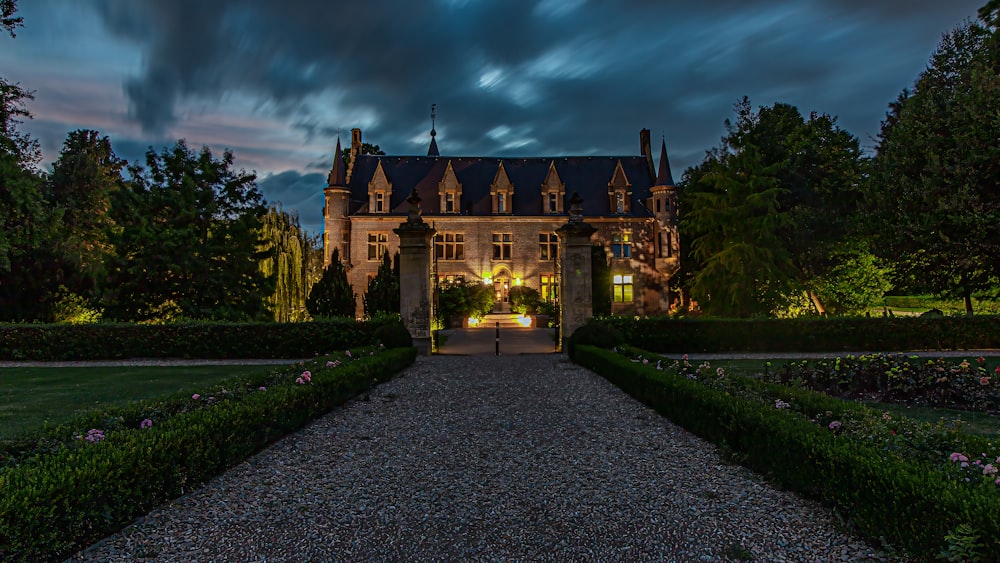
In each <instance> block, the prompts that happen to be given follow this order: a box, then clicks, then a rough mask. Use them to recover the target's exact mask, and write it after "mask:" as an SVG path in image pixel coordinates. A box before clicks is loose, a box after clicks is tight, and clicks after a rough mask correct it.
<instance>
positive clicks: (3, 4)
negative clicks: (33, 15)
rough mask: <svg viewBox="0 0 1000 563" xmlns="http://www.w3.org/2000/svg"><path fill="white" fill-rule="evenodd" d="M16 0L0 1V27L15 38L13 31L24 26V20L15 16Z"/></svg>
mask: <svg viewBox="0 0 1000 563" xmlns="http://www.w3.org/2000/svg"><path fill="white" fill-rule="evenodd" d="M16 13H17V0H0V27H2V28H3V29H4V30H6V31H7V33H9V34H10V36H11V37H15V35H16V34H15V33H14V30H15V29H17V28H19V27H21V26H22V25H24V18H22V17H20V16H15V15H14V14H16Z"/></svg>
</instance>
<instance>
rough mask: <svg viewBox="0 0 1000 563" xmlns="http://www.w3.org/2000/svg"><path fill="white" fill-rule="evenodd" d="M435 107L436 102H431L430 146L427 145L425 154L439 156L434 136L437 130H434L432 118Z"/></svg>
mask: <svg viewBox="0 0 1000 563" xmlns="http://www.w3.org/2000/svg"><path fill="white" fill-rule="evenodd" d="M435 109H437V104H431V146H430V147H427V156H441V154H440V153H439V152H438V144H437V140H436V139H435V138H434V137H437V134H438V133H437V131H435V130H434V118H435V117H436V114H435V113H434V110H435Z"/></svg>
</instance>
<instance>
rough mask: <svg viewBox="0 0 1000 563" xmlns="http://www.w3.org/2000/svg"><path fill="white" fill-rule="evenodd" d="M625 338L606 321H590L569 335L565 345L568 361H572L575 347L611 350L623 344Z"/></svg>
mask: <svg viewBox="0 0 1000 563" xmlns="http://www.w3.org/2000/svg"><path fill="white" fill-rule="evenodd" d="M625 343H626V342H625V337H624V336H623V335H622V333H621V331H619V330H618V329H617V328H616V327H615V326H614V325H612V324H611V323H608V322H606V321H598V320H593V319H591V320H590V321H589V322H588V323H587V324H585V325H583V326H581V327H580V328H578V329H576V331H575V332H574V333H573V334H571V335H570V337H569V342H568V343H567V345H566V348H567V350H566V351H567V353H568V354H569V357H570V359H574V358H575V355H576V347H577V346H597V347H598V348H613V347H615V346H621V345H623V344H625Z"/></svg>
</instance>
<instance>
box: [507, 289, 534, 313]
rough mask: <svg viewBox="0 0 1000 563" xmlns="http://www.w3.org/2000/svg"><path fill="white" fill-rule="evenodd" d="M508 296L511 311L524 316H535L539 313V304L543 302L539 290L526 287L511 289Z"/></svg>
mask: <svg viewBox="0 0 1000 563" xmlns="http://www.w3.org/2000/svg"><path fill="white" fill-rule="evenodd" d="M508 296H509V297H510V310H511V311H514V312H515V313H520V314H522V315H524V314H528V315H534V314H536V313H538V302H539V301H540V300H541V296H540V295H539V294H538V290H537V289H533V288H530V287H528V286H526V285H518V286H514V287H512V288H510V292H509V293H508Z"/></svg>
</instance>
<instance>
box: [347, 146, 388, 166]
mask: <svg viewBox="0 0 1000 563" xmlns="http://www.w3.org/2000/svg"><path fill="white" fill-rule="evenodd" d="M341 153H342V156H343V158H344V165H345V166H346V165H348V164H350V163H351V149H350V148H346V149H341ZM360 154H385V151H383V150H382V148H381V147H380V146H378V145H373V144H371V143H361V152H360Z"/></svg>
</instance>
